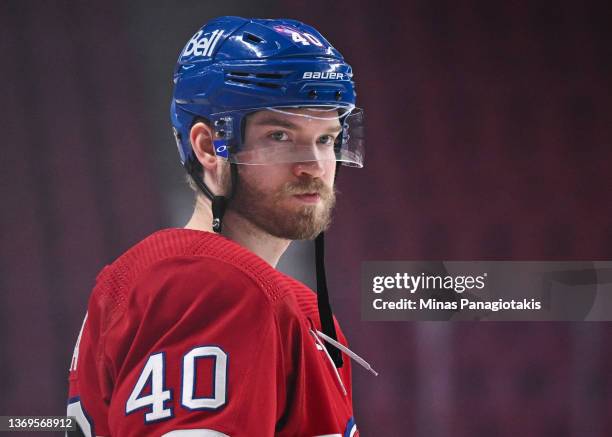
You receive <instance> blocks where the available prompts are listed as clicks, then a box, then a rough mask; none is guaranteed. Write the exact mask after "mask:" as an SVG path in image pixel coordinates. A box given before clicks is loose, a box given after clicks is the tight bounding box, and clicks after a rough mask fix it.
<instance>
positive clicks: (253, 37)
mask: <svg viewBox="0 0 612 437" xmlns="http://www.w3.org/2000/svg"><path fill="white" fill-rule="evenodd" d="M242 40H243V41H246V42H250V43H254V44H260V43H262V42H263V39H261V38H260V37H258V36H257V35H253V34H252V33H248V32H244V33H243V34H242Z"/></svg>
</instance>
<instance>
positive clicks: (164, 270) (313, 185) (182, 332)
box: [68, 17, 363, 437]
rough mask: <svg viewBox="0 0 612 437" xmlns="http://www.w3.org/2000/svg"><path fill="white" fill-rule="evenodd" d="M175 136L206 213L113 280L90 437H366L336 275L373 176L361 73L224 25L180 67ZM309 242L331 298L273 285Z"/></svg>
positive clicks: (289, 37) (143, 245)
mask: <svg viewBox="0 0 612 437" xmlns="http://www.w3.org/2000/svg"><path fill="white" fill-rule="evenodd" d="M171 119H172V124H173V128H174V134H175V137H176V142H177V146H178V150H179V154H180V158H181V162H182V164H183V165H184V167H185V169H186V170H187V172H188V174H189V175H190V178H191V183H192V185H193V187H195V189H197V190H198V191H199V192H200V193H199V195H197V196H196V197H197V200H196V206H195V210H194V213H193V216H192V217H191V219H190V220H189V222H188V224H187V225H186V227H185V228H184V229H166V230H162V231H159V232H157V233H154V234H153V235H151V236H149V237H148V238H146V239H145V240H143V241H142V242H140V243H138V244H137V245H135V246H134V247H132V248H131V249H130V250H128V251H127V252H126V253H124V254H123V255H122V256H120V257H119V258H118V259H117V260H116V261H115V262H113V263H112V264H111V265H109V266H107V267H105V268H104V269H103V270H102V271H101V272H100V274H99V275H98V277H97V280H96V285H95V288H94V290H93V292H92V295H91V297H90V301H89V306H88V312H87V315H86V317H85V321H84V322H83V327H82V328H81V333H80V334H79V338H78V340H77V344H76V346H75V352H74V356H73V359H72V362H71V365H70V376H69V382H70V389H69V390H70V393H69V401H68V415H70V416H75V417H76V418H77V422H78V425H79V427H80V430H79V432H78V435H85V436H88V437H91V436H96V435H97V436H106V437H108V436H120V437H130V436H166V437H209V436H210V437H212V436H217V437H219V436H272V435H277V436H323V435H325V436H356V435H358V431H357V428H356V425H355V420H354V419H353V406H352V399H351V360H350V359H348V358H347V357H348V355H353V354H352V353H351V351H350V350H348V349H347V348H346V344H347V342H346V339H345V337H344V335H343V333H342V331H341V330H340V327H339V325H338V324H337V321H335V319H334V318H333V316H332V313H331V308H330V306H329V302H328V298H327V290H326V286H325V275H324V270H323V263H322V260H323V237H322V235H323V231H324V230H325V229H326V228H327V226H328V225H329V223H330V218H331V211H332V208H333V205H334V201H335V192H334V180H335V176H336V170H337V166H338V165H339V164H345V165H350V166H356V167H361V166H362V165H363V135H362V126H361V123H362V113H361V111H360V110H359V109H357V108H355V91H354V84H353V81H352V71H351V67H350V66H349V65H348V64H346V63H345V61H344V60H343V58H342V56H341V55H340V53H339V52H338V51H337V50H336V49H334V48H333V47H332V46H331V45H330V44H329V42H327V41H326V40H325V38H323V36H322V35H321V34H319V33H318V32H317V31H316V30H315V29H313V28H312V27H309V26H307V25H305V24H302V23H300V22H297V21H293V20H259V19H252V20H249V19H243V18H239V17H221V18H217V19H215V20H212V21H210V22H209V23H207V24H206V25H205V26H204V27H203V28H202V29H200V30H199V31H198V32H197V33H196V34H195V35H194V36H193V37H192V38H191V40H190V41H189V42H188V43H187V45H186V46H185V48H184V49H183V51H182V52H181V54H180V56H179V59H178V64H177V67H176V70H175V74H174V94H173V99H172V104H171ZM298 239H316V242H317V269H318V277H317V282H318V295H317V294H315V293H313V292H312V291H311V290H309V289H308V288H307V287H306V286H304V285H303V284H301V283H299V282H297V281H295V280H294V279H292V278H289V277H288V276H286V275H284V274H282V273H280V272H279V271H277V270H276V269H275V268H274V267H275V265H276V263H277V262H278V260H279V258H280V256H281V255H282V254H283V252H284V251H285V249H286V248H287V247H288V245H289V244H290V242H291V241H292V240H298ZM357 359H358V360H359V358H358V357H357Z"/></svg>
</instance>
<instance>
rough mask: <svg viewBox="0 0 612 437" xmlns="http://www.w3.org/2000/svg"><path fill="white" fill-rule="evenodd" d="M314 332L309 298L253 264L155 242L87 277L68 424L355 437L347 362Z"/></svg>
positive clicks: (225, 243)
mask: <svg viewBox="0 0 612 437" xmlns="http://www.w3.org/2000/svg"><path fill="white" fill-rule="evenodd" d="M335 323H336V330H337V332H338V336H339V340H340V342H341V343H343V344H345V345H346V339H345V338H344V335H343V334H342V331H341V330H340V327H339V326H338V324H337V322H335ZM316 330H321V327H320V321H319V317H318V311H317V303H316V294H315V293H313V292H312V291H311V290H310V289H308V288H307V287H305V286H304V285H303V284H301V283H299V282H297V281H295V280H293V279H292V278H290V277H288V276H286V275H284V274H282V273H280V272H278V271H277V270H275V269H274V268H272V267H271V266H270V265H268V264H267V263H266V262H265V261H263V260H262V259H261V258H259V257H257V256H256V255H254V254H253V253H251V252H249V251H247V250H246V249H244V248H242V247H241V246H239V245H237V244H236V243H234V242H232V241H230V240H228V239H226V238H224V237H222V236H219V235H216V234H212V233H209V232H201V231H193V230H187V229H168V230H164V231H160V232H157V233H155V234H153V235H151V236H150V237H148V238H147V239H145V240H143V241H142V242H140V243H139V244H137V245H136V246H134V247H133V248H131V249H130V250H128V251H127V252H126V253H125V254H123V255H122V256H121V257H120V258H118V259H117V260H116V261H115V262H114V263H113V264H111V265H110V266H107V267H105V268H104V269H103V270H102V272H100V274H99V275H98V278H97V281H96V286H95V288H94V290H93V292H92V295H91V297H90V301H89V306H88V312H87V315H86V317H85V321H84V322H83V327H82V328H81V333H80V334H79V339H78V340H77V344H76V346H75V351H74V356H73V359H72V362H71V366H70V375H69V384H70V388H69V400H68V415H70V416H76V417H77V421H78V423H79V425H80V427H81V428H82V432H83V434H84V435H86V436H95V435H98V436H120V437H130V436H166V437H208V436H224V435H228V436H272V435H276V436H309V437H311V436H323V435H325V436H341V437H344V436H346V437H349V436H357V435H358V432H357V431H356V425H355V423H354V419H353V412H352V411H353V408H352V401H351V363H350V360H349V359H345V360H344V365H343V366H342V367H341V368H340V369H336V368H335V366H334V365H333V363H332V362H331V360H330V358H329V356H328V354H327V352H326V350H325V348H324V347H322V343H321V340H320V339H319V338H318V336H317V335H316Z"/></svg>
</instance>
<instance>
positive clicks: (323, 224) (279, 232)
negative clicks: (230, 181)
mask: <svg viewBox="0 0 612 437" xmlns="http://www.w3.org/2000/svg"><path fill="white" fill-rule="evenodd" d="M308 116H311V117H312V116H314V117H320V116H321V115H320V113H319V112H317V111H315V110H312V109H292V110H291V113H279V112H276V111H269V110H262V111H259V112H256V113H254V114H251V115H249V116H248V118H247V121H246V126H245V139H244V144H245V145H244V149H245V150H247V151H249V150H251V151H252V152H253V153H254V154H255V155H258V156H259V157H261V156H266V153H267V151H266V150H268V151H269V152H270V155H269V156H270V160H272V161H273V160H274V157H278V156H279V154H280V155H282V154H283V153H287V154H288V156H290V154H291V153H295V155H294V156H296V157H298V158H299V159H301V160H302V161H298V162H289V163H287V162H284V163H276V164H263V165H262V164H257V165H249V164H240V165H238V175H239V176H238V183H237V187H236V190H235V194H234V198H233V199H232V201H231V202H230V203H229V208H230V209H232V210H234V211H235V212H236V213H238V214H240V215H242V216H243V217H244V218H246V219H248V220H249V221H251V222H252V223H253V224H255V225H256V226H257V227H259V228H260V229H262V230H264V231H266V232H267V233H269V234H270V235H273V236H275V237H279V238H285V239H289V240H305V239H313V238H315V237H316V236H317V235H318V234H319V233H320V232H321V231H323V230H325V229H326V228H327V227H328V226H329V224H330V221H331V213H332V209H333V206H334V203H335V199H336V196H335V192H334V175H335V171H336V161H335V154H334V149H333V147H334V146H333V144H334V140H335V139H336V137H337V136H338V134H339V132H340V130H341V127H340V123H339V121H338V119H337V118H311V117H308ZM262 154H263V155H262ZM260 162H261V161H260Z"/></svg>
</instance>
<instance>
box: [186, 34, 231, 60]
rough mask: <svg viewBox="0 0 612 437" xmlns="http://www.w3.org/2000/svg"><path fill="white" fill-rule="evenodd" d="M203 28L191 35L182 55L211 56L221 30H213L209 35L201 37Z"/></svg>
mask: <svg viewBox="0 0 612 437" xmlns="http://www.w3.org/2000/svg"><path fill="white" fill-rule="evenodd" d="M202 33H204V31H203V30H200V31H199V32H198V33H196V34H195V35H193V37H192V38H191V39H190V40H189V42H188V43H187V45H186V46H185V50H184V51H183V54H182V56H191V55H193V56H211V55H212V52H213V50H214V49H215V46H216V45H217V42H218V41H219V38H221V35H223V30H219V29H218V30H215V31H214V32H212V33H211V34H210V35H207V36H205V37H202Z"/></svg>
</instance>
